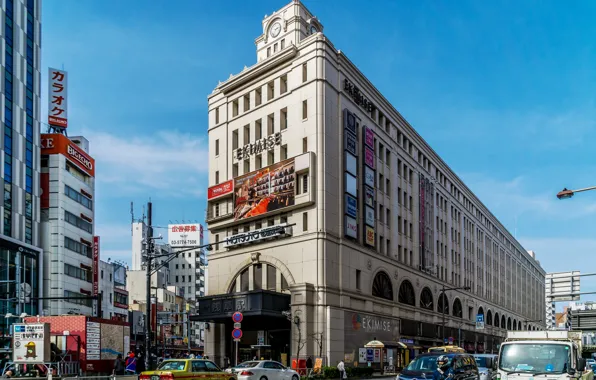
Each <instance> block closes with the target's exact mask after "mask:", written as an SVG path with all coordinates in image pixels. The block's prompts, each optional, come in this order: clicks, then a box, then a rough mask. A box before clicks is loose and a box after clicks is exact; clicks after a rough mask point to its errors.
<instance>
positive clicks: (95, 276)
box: [93, 236, 99, 296]
mask: <svg viewBox="0 0 596 380" xmlns="http://www.w3.org/2000/svg"><path fill="white" fill-rule="evenodd" d="M98 294H99V236H93V295H94V296H96V295H98Z"/></svg>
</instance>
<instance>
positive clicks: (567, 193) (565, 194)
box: [557, 186, 596, 199]
mask: <svg viewBox="0 0 596 380" xmlns="http://www.w3.org/2000/svg"><path fill="white" fill-rule="evenodd" d="M589 190H596V186H590V187H585V188H583V189H577V190H569V189H567V188H564V189H563V190H561V191H559V192H558V193H557V198H559V199H569V198H571V197H573V195H574V194H575V193H581V192H583V191H589Z"/></svg>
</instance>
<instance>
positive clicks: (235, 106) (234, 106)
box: [232, 99, 238, 116]
mask: <svg viewBox="0 0 596 380" xmlns="http://www.w3.org/2000/svg"><path fill="white" fill-rule="evenodd" d="M232 116H238V99H236V100H234V101H232Z"/></svg>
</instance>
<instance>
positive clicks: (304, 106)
mask: <svg viewBox="0 0 596 380" xmlns="http://www.w3.org/2000/svg"><path fill="white" fill-rule="evenodd" d="M307 118H308V100H303V101H302V120H305V119H307Z"/></svg>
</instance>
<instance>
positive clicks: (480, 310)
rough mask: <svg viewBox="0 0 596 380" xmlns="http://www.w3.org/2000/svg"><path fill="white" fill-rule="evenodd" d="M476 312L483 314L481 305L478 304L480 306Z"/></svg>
mask: <svg viewBox="0 0 596 380" xmlns="http://www.w3.org/2000/svg"><path fill="white" fill-rule="evenodd" d="M478 314H480V315H484V309H483V308H482V306H480V307H479V308H478ZM485 322H486V321H485Z"/></svg>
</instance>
